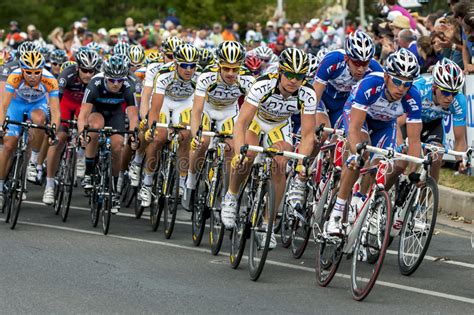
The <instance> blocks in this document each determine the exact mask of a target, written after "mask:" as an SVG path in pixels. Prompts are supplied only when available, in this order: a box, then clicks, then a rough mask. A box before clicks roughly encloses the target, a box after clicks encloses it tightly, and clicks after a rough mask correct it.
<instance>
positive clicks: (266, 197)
mask: <svg viewBox="0 0 474 315" xmlns="http://www.w3.org/2000/svg"><path fill="white" fill-rule="evenodd" d="M258 190H259V188H257V194H256V195H255V198H254V202H253V204H252V214H251V215H252V217H251V224H252V225H251V228H250V254H249V273H250V279H252V280H253V281H257V280H258V278H259V277H260V275H261V274H262V271H263V267H264V266H265V261H266V259H267V255H268V250H269V246H270V240H271V235H272V232H273V214H274V212H275V200H274V193H273V190H272V188H271V187H270V182H269V181H267V182H265V183H261V187H260V191H258ZM265 213H267V214H268V218H269V219H268V223H267V225H266V227H265V224H264V214H265Z"/></svg>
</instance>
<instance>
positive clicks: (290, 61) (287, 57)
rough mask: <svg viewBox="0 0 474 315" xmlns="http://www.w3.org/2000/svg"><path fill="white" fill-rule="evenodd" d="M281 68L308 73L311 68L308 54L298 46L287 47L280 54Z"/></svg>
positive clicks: (298, 72)
mask: <svg viewBox="0 0 474 315" xmlns="http://www.w3.org/2000/svg"><path fill="white" fill-rule="evenodd" d="M279 68H280V70H281V71H288V72H291V73H297V74H300V73H307V72H308V69H309V61H308V55H307V54H306V53H305V52H303V51H302V50H301V49H298V48H287V49H285V50H283V52H282V53H281V55H280V61H279Z"/></svg>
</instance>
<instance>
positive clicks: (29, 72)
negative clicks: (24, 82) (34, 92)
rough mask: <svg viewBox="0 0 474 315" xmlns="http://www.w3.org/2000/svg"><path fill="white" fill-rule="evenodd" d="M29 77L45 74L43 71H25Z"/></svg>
mask: <svg viewBox="0 0 474 315" xmlns="http://www.w3.org/2000/svg"><path fill="white" fill-rule="evenodd" d="M23 71H24V72H25V74H26V75H28V76H33V75H35V76H39V75H41V74H42V73H43V70H23Z"/></svg>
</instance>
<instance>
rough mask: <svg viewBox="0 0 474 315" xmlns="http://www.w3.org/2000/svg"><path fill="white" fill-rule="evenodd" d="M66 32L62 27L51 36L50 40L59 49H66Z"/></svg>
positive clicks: (56, 29)
mask: <svg viewBox="0 0 474 315" xmlns="http://www.w3.org/2000/svg"><path fill="white" fill-rule="evenodd" d="M63 36H64V30H63V28H62V27H56V28H55V29H54V30H53V31H52V32H51V33H50V34H49V35H48V40H49V41H50V42H51V43H52V44H53V45H54V46H55V47H56V48H57V49H65V48H64V42H63Z"/></svg>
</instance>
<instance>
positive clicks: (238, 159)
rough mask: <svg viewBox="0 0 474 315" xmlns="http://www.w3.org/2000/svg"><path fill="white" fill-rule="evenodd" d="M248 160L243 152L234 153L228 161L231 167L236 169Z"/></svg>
mask: <svg viewBox="0 0 474 315" xmlns="http://www.w3.org/2000/svg"><path fill="white" fill-rule="evenodd" d="M247 161H248V157H246V156H244V155H243V154H236V155H234V157H233V158H232V161H231V162H230V164H231V166H232V168H234V169H238V168H240V167H242V165H243V164H244V163H246V162H247Z"/></svg>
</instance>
